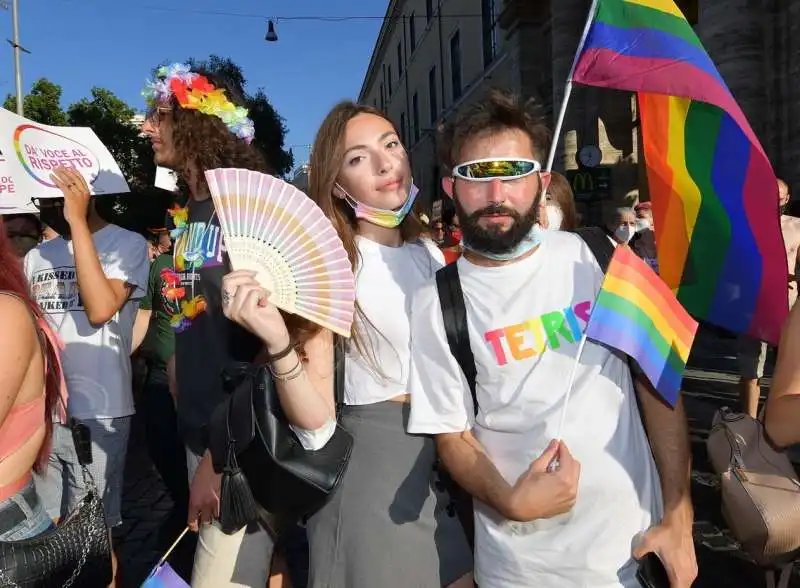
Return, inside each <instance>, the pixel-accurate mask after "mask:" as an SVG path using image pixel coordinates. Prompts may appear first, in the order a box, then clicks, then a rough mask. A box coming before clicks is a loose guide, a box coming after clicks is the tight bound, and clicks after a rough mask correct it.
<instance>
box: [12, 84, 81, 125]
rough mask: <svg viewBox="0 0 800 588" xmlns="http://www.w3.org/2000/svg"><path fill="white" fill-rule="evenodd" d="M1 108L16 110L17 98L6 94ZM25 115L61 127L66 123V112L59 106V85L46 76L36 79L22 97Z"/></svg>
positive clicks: (45, 123)
mask: <svg viewBox="0 0 800 588" xmlns="http://www.w3.org/2000/svg"><path fill="white" fill-rule="evenodd" d="M3 108H5V109H6V110H10V111H12V112H16V111H17V98H16V97H15V96H12V95H11V94H9V95H7V96H6V99H5V102H4V103H3ZM22 108H23V109H24V111H25V117H26V118H29V119H31V120H34V121H36V122H38V123H41V124H43V125H55V126H60V127H63V126H65V125H66V124H67V114H66V113H65V112H64V111H63V110H62V108H61V86H59V85H58V84H54V83H53V82H51V81H50V80H48V79H47V78H41V79H39V80H36V81H35V82H34V83H33V86H31V91H30V93H29V94H28V95H27V96H25V97H24V98H23V99H22Z"/></svg>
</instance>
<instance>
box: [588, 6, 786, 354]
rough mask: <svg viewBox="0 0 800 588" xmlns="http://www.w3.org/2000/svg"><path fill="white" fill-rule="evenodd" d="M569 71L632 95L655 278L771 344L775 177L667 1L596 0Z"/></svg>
mask: <svg viewBox="0 0 800 588" xmlns="http://www.w3.org/2000/svg"><path fill="white" fill-rule="evenodd" d="M573 80H574V81H575V82H577V83H581V84H587V85H592V86H601V87H606V88H614V89H618V90H627V91H631V92H637V93H638V99H639V107H640V111H641V113H640V114H641V123H642V135H643V142H644V151H645V160H646V164H647V172H648V180H649V185H650V196H651V199H652V202H653V216H654V221H655V230H656V242H657V247H658V261H659V268H660V274H661V277H662V278H663V279H664V281H665V282H666V283H667V284H668V285H669V286H670V287H671V288H672V289H673V290H675V291H676V294H677V297H678V300H680V302H681V304H682V305H683V306H684V307H685V308H686V309H687V310H688V311H689V312H690V313H692V314H693V315H694V316H696V317H699V318H702V319H704V320H706V321H708V322H710V323H714V324H716V325H718V326H721V327H724V328H726V329H729V330H731V331H734V332H738V333H749V334H750V335H752V336H754V337H756V338H758V339H762V340H765V341H770V342H772V343H777V342H778V339H779V338H780V329H781V325H782V324H783V322H784V320H785V319H786V317H787V315H788V309H789V304H788V268H787V264H786V253H785V251H784V247H783V238H782V236H781V228H780V213H779V207H778V186H777V179H776V177H775V174H774V172H773V170H772V166H771V165H770V163H769V160H768V159H767V156H766V154H765V152H764V150H763V148H762V147H761V144H760V143H759V141H758V139H757V137H756V136H755V134H754V133H753V130H752V129H751V128H750V124H749V123H748V122H747V119H746V118H745V116H744V114H743V113H742V110H741V108H740V107H739V105H738V104H737V103H736V100H735V99H734V97H733V95H732V94H731V92H730V90H729V89H728V87H727V85H726V84H725V82H724V80H723V79H722V77H721V76H720V74H719V72H718V71H717V68H716V67H715V66H714V63H713V62H712V61H711V58H710V57H709V56H708V54H707V53H706V51H705V49H704V48H703V45H702V43H701V42H700V40H699V39H698V37H697V35H696V34H695V32H694V30H693V29H692V27H691V25H690V24H689V23H688V21H687V20H686V18H685V17H684V15H683V13H682V12H681V11H680V9H679V8H678V7H677V6H676V4H675V2H673V0H596V12H595V14H594V15H593V20H592V24H591V28H590V30H589V32H588V36H587V37H586V39H585V42H584V44H583V48H582V50H581V52H580V53H579V54H578V58H577V60H576V67H575V72H574V75H573Z"/></svg>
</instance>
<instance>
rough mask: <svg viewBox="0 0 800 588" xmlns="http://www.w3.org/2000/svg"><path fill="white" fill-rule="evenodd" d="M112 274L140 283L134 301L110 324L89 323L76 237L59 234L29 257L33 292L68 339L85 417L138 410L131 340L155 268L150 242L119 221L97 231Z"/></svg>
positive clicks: (74, 396) (67, 366) (76, 413)
mask: <svg viewBox="0 0 800 588" xmlns="http://www.w3.org/2000/svg"><path fill="white" fill-rule="evenodd" d="M92 239H93V241H94V246H95V248H96V249H97V256H98V259H99V260H100V264H101V265H102V267H103V272H104V273H105V275H106V277H107V278H109V279H112V280H122V281H124V282H127V283H129V284H132V285H134V286H135V289H134V291H133V294H132V295H131V299H130V300H129V301H128V302H126V303H125V305H124V306H123V307H122V309H121V310H120V311H119V312H118V313H117V314H115V315H114V317H113V318H112V319H111V320H110V321H108V322H107V323H106V324H104V325H102V326H100V327H94V326H92V325H91V323H89V319H88V318H87V317H86V312H85V311H84V308H83V303H82V302H81V299H80V293H79V292H78V277H77V274H76V270H75V258H74V256H73V249H72V241H66V240H64V239H63V238H62V237H57V238H55V239H52V240H50V241H46V242H44V243H42V244H41V245H39V247H37V248H36V249H32V250H31V251H30V252H28V254H27V255H26V256H25V275H26V276H27V278H28V283H29V284H30V287H31V294H32V295H33V298H34V300H36V302H37V303H38V304H39V306H40V307H41V308H42V311H43V312H44V314H45V316H46V317H47V319H48V321H49V322H50V324H51V325H52V327H53V329H54V330H55V331H56V332H57V333H58V335H59V336H60V337H61V339H62V341H63V342H64V350H63V351H62V353H61V360H62V363H63V368H64V379H65V380H66V382H67V391H68V392H69V407H68V410H69V415H70V416H72V417H75V418H80V419H89V418H92V419H96V418H116V417H122V416H128V415H131V414H133V413H134V412H135V411H134V408H133V395H132V392H131V360H130V354H131V340H132V336H133V322H134V320H135V318H136V310H137V309H138V307H139V302H138V299H139V298H141V297H143V296H144V295H145V291H146V289H147V278H148V272H149V267H150V264H149V260H148V257H147V242H146V241H145V240H144V238H143V237H141V236H140V235H137V234H136V233H132V232H131V231H126V230H125V229H122V228H120V227H118V226H116V225H107V226H105V227H103V228H102V229H100V230H99V231H97V232H96V233H94V234H93V235H92Z"/></svg>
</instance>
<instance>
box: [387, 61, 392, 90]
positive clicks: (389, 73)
mask: <svg viewBox="0 0 800 588" xmlns="http://www.w3.org/2000/svg"><path fill="white" fill-rule="evenodd" d="M386 89H387V90H388V91H389V98H391V97H392V66H391V65H390V66H389V67H387V68H386Z"/></svg>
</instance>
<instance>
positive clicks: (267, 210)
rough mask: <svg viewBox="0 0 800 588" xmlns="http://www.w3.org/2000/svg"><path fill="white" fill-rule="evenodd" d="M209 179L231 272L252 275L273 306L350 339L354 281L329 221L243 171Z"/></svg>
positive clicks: (285, 190) (277, 184)
mask: <svg viewBox="0 0 800 588" xmlns="http://www.w3.org/2000/svg"><path fill="white" fill-rule="evenodd" d="M206 180H207V181H208V188H209V190H210V192H211V197H212V198H213V200H214V208H215V209H216V211H217V217H218V218H219V223H220V227H221V228H222V234H223V236H224V238H225V249H226V251H227V253H228V257H229V259H230V262H231V266H232V267H233V269H235V270H241V269H245V270H251V271H255V272H257V275H256V280H257V281H258V282H259V283H260V284H261V285H262V286H263V287H264V288H266V289H267V290H268V291H269V292H271V295H270V299H269V300H270V302H271V303H272V304H274V305H275V306H277V307H278V308H280V309H281V310H285V311H287V312H290V313H292V314H296V315H299V316H302V317H303V318H307V319H308V320H310V321H313V322H315V323H317V324H319V325H322V326H323V327H326V328H328V329H330V330H331V331H333V332H334V333H338V334H339V335H342V336H344V337H349V336H350V328H351V326H352V323H353V313H354V309H355V292H356V289H355V279H354V278H353V271H352V267H351V265H350V260H349V259H348V257H347V252H346V251H345V250H344V246H343V245H342V241H341V240H340V239H339V235H337V233H336V230H335V229H334V228H333V225H331V222H330V221H329V220H328V218H327V217H326V216H325V214H324V213H323V212H322V209H320V208H319V207H318V206H317V205H316V204H314V202H312V200H311V199H310V198H309V197H308V196H306V195H305V194H304V193H303V192H301V191H300V190H298V189H297V188H295V187H294V186H292V185H291V184H288V183H286V182H284V181H283V180H280V179H278V178H276V177H273V176H270V175H267V174H262V173H258V172H254V171H250V170H245V169H212V170H208V171H206Z"/></svg>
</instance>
